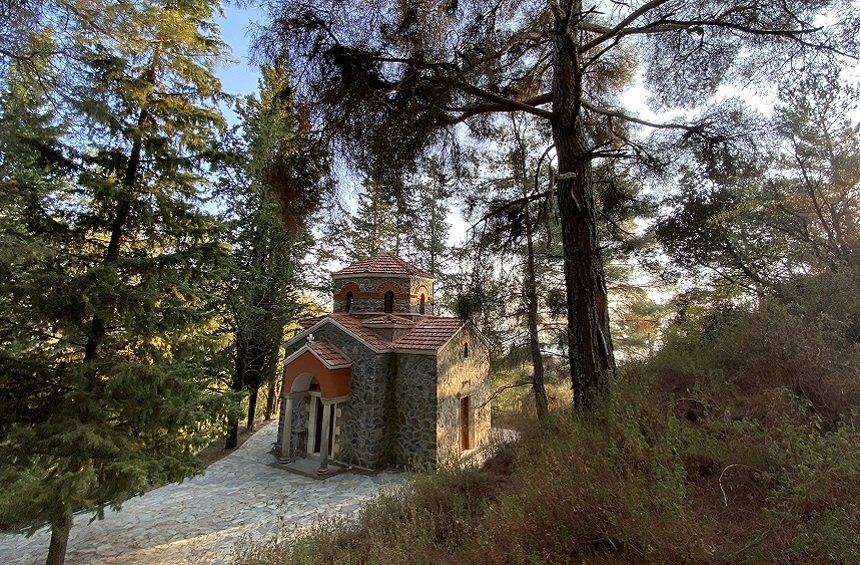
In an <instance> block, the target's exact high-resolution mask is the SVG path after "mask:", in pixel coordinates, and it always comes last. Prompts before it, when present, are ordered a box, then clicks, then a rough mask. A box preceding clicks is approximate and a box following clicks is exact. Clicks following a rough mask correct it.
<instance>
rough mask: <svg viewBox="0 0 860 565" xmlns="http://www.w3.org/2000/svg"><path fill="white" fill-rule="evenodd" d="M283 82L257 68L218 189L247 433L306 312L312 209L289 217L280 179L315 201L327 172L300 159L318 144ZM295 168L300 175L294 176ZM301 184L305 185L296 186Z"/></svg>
mask: <svg viewBox="0 0 860 565" xmlns="http://www.w3.org/2000/svg"><path fill="white" fill-rule="evenodd" d="M288 81H289V74H288V72H287V67H286V65H285V64H283V63H279V64H278V65H276V66H274V67H264V68H263V69H262V79H261V82H260V97H259V99H258V98H256V97H253V96H250V97H247V98H246V99H244V100H243V101H242V102H241V103H240V104H239V106H238V114H239V117H240V118H241V120H242V125H241V127H240V132H237V133H241V135H239V136H237V135H235V134H234V135H230V136H228V138H227V139H226V140H225V144H226V145H227V147H226V151H225V153H226V155H225V159H224V161H223V162H222V172H223V173H224V174H222V180H221V189H222V195H223V196H225V197H226V205H227V220H228V221H229V222H230V224H231V232H230V233H231V237H230V241H231V244H232V246H233V254H232V268H231V277H230V279H229V280H228V284H227V288H226V293H225V294H226V297H225V301H224V302H225V305H226V306H227V319H228V321H229V325H230V331H231V332H232V333H233V335H234V343H233V348H234V355H233V358H234V360H235V363H234V369H233V379H232V388H233V389H234V390H235V391H237V392H239V391H243V390H246V391H247V392H248V394H249V399H248V418H247V428H248V429H252V428H253V425H254V416H255V411H256V405H257V397H258V391H259V389H260V386H261V384H263V383H264V382H268V383H271V382H274V380H275V379H276V378H277V366H278V356H279V352H280V345H281V342H282V341H283V337H284V327H285V326H286V325H287V324H288V323H289V322H290V321H294V320H295V319H296V318H298V317H299V316H300V315H301V312H302V310H303V307H302V303H301V302H300V301H299V298H300V297H301V295H300V293H299V288H300V284H299V283H300V276H301V274H302V259H303V257H304V256H305V254H306V253H307V252H308V251H309V249H310V246H311V243H312V238H311V236H310V234H309V232H308V230H307V228H306V223H305V222H304V221H303V218H302V216H303V215H306V214H309V213H310V212H311V211H312V210H311V207H310V206H307V207H303V208H302V210H298V209H296V208H295V207H294V208H293V209H292V210H291V211H290V214H289V219H288V218H286V217H285V215H284V213H283V210H282V208H283V205H284V202H283V201H282V200H281V199H280V195H279V190H280V189H281V188H282V187H281V186H280V185H279V181H281V180H282V179H283V176H284V175H285V174H286V176H288V177H289V178H291V179H293V183H292V186H291V188H290V190H291V191H292V192H294V193H301V194H303V195H305V196H304V197H303V199H305V200H306V201H308V202H310V201H312V200H313V201H315V200H316V199H315V198H314V199H311V198H309V197H308V195H311V194H313V195H318V194H320V193H322V191H323V190H324V183H323V176H322V175H321V174H319V172H320V171H322V170H324V167H325V153H324V152H319V153H316V154H315V155H316V161H315V162H313V163H308V162H306V161H305V160H304V157H305V156H306V155H309V153H307V150H308V148H313V147H318V144H316V143H315V142H314V140H313V139H311V137H310V135H309V133H308V131H307V128H305V127H303V126H302V124H301V121H300V120H299V117H298V116H297V113H296V110H295V108H294V105H293V100H292V98H291V96H290V95H289V90H290V88H289V82H288ZM308 165H313V166H308ZM300 166H301V167H304V174H302V175H300V174H297V173H294V172H293V171H294V169H295V168H297V167H300ZM314 171H317V173H318V174H316V175H314V174H313V172H314ZM288 172H289V174H287V173H288ZM273 175H274V176H276V177H277V178H276V179H273ZM273 181H274V182H273ZM300 181H301V182H304V183H305V184H302V185H301V186H299V185H298V183H299V182H300ZM238 427H239V426H238V420H234V421H233V422H231V425H230V430H229V434H228V436H227V443H226V447H227V448H228V449H229V448H233V447H236V444H237V438H238Z"/></svg>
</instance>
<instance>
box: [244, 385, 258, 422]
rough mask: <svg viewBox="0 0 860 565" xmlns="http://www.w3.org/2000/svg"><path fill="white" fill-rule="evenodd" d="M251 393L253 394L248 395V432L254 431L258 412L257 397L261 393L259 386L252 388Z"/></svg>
mask: <svg viewBox="0 0 860 565" xmlns="http://www.w3.org/2000/svg"><path fill="white" fill-rule="evenodd" d="M250 392H251V394H249V395H248V425H247V426H246V427H247V430H248V431H251V430H253V429H254V419H255V417H256V412H257V396H258V395H259V393H260V387H259V385H258V386H254V387H251V391H250Z"/></svg>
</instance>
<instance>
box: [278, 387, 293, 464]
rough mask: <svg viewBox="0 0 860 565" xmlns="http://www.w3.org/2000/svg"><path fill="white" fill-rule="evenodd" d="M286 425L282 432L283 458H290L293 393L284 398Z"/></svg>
mask: <svg viewBox="0 0 860 565" xmlns="http://www.w3.org/2000/svg"><path fill="white" fill-rule="evenodd" d="M283 400H284V425H283V426H282V432H281V459H289V458H290V434H291V433H292V431H293V395H292V394H288V395H286V396H285V397H284V398H283Z"/></svg>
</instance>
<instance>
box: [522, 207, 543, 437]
mask: <svg viewBox="0 0 860 565" xmlns="http://www.w3.org/2000/svg"><path fill="white" fill-rule="evenodd" d="M525 216H526V217H525V220H526V247H527V252H528V256H527V257H526V280H525V283H526V284H525V287H526V315H527V317H528V325H529V349H530V351H531V357H532V393H533V394H534V396H535V409H536V410H537V416H538V419H539V420H540V421H545V420H546V417H547V415H548V414H549V408H548V402H547V399H546V386H545V385H544V368H543V357H542V356H541V351H540V335H539V334H538V326H537V318H538V299H537V281H536V280H535V278H536V277H535V254H534V240H533V234H532V219H531V213H530V212H529V204H528V203H526V206H525Z"/></svg>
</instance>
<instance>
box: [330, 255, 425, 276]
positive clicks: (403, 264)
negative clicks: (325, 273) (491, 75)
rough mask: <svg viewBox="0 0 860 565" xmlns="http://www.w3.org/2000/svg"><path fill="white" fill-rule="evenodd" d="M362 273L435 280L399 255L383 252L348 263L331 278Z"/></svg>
mask: <svg viewBox="0 0 860 565" xmlns="http://www.w3.org/2000/svg"><path fill="white" fill-rule="evenodd" d="M363 273H378V274H385V275H414V276H418V277H425V278H429V279H432V278H436V277H434V276H433V275H432V274H430V273H428V272H427V271H425V270H423V269H420V268H418V267H416V266H415V265H413V264H411V263H409V262H407V261H405V260H403V259H402V258H401V257H400V256H399V255H397V254H395V253H391V252H384V253H380V254H378V255H375V256H374V257H369V258H367V259H363V260H361V261H356V262H354V263H350V264H349V265H347V266H346V267H344V268H343V269H341V270H339V271H335V272H333V273H332V276H339V275H359V274H363Z"/></svg>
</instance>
